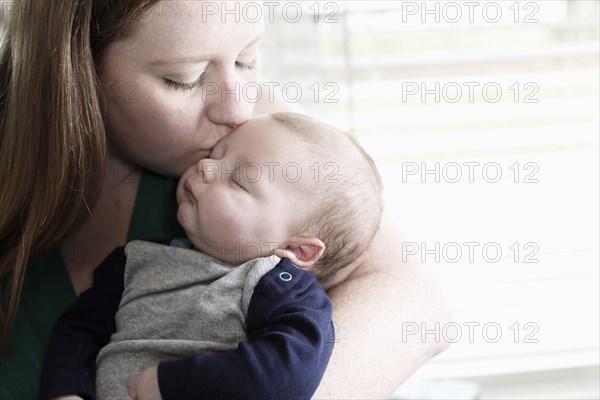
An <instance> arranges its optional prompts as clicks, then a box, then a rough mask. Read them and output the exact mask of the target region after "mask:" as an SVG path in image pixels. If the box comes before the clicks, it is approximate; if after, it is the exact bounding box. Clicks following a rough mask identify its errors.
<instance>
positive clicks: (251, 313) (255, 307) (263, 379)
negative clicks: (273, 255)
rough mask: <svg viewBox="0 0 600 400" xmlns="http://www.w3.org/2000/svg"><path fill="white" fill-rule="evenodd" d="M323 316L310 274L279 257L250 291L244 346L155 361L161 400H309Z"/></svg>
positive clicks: (320, 357)
mask: <svg viewBox="0 0 600 400" xmlns="http://www.w3.org/2000/svg"><path fill="white" fill-rule="evenodd" d="M331 314H332V305H331V301H330V300H329V298H328V297H327V295H326V294H325V292H324V291H323V289H322V288H321V287H320V286H319V284H318V283H317V281H316V279H315V277H314V276H312V275H311V274H309V273H307V272H305V271H302V270H300V269H299V268H297V267H296V266H294V265H293V264H292V263H291V262H290V261H289V260H287V259H283V260H282V261H281V262H280V263H279V264H277V266H276V267H275V268H273V269H272V270H271V271H269V272H268V273H267V274H265V275H264V276H263V277H262V278H261V280H260V281H259V282H258V284H257V285H256V287H255V289H254V293H253V295H252V299H251V301H250V305H249V308H248V319H247V321H246V324H247V334H248V341H247V342H241V343H240V344H239V346H238V347H237V348H236V349H234V350H229V351H225V352H223V353H219V354H213V355H207V354H203V353H197V354H194V355H193V356H191V357H188V358H184V359H181V360H174V361H163V362H161V363H160V364H159V366H158V382H159V386H160V391H161V395H162V398H163V400H174V399H177V400H186V399H194V400H197V399H310V397H311V396H312V395H313V394H314V392H315V391H316V389H317V386H318V385H319V382H320V381H321V378H322V376H323V374H324V373H325V368H326V367H327V363H328V362H329V358H330V357H331V353H332V351H333V343H334V337H333V335H334V334H333V332H334V330H333V323H332V321H331Z"/></svg>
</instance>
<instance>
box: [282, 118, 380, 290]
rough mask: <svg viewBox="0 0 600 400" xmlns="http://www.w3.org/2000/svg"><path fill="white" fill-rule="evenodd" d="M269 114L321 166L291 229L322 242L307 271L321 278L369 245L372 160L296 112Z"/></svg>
mask: <svg viewBox="0 0 600 400" xmlns="http://www.w3.org/2000/svg"><path fill="white" fill-rule="evenodd" d="M271 117H272V118H273V119H274V120H275V121H277V122H279V123H280V124H282V125H283V126H285V127H286V128H288V130H289V131H290V132H292V133H294V134H296V135H297V136H298V137H299V138H300V139H301V140H303V141H305V142H306V143H307V144H308V145H309V149H310V152H311V154H312V155H314V159H315V160H314V161H315V162H317V163H318V168H319V171H321V172H320V173H319V175H318V176H319V179H317V180H316V181H317V182H316V183H315V187H314V190H313V191H312V192H311V196H310V199H311V200H310V201H311V204H310V206H311V207H309V208H311V210H312V211H311V212H310V213H309V215H307V216H306V218H302V221H301V222H300V223H297V224H296V226H293V227H292V230H293V231H294V232H295V234H296V235H307V234H309V235H311V236H314V237H317V238H319V239H320V240H321V241H322V242H323V243H325V246H326V249H325V252H324V253H323V255H322V256H321V258H320V259H319V261H317V263H316V264H315V268H314V271H313V272H314V274H315V276H316V277H317V279H319V281H320V282H321V283H326V282H328V281H329V280H331V279H332V278H333V277H334V275H335V274H336V272H337V271H339V270H340V269H342V268H344V267H347V266H349V265H350V264H352V263H353V262H355V261H356V260H357V258H358V257H360V256H361V255H362V254H363V253H364V252H365V250H366V249H367V247H369V245H370V244H371V242H372V240H373V237H374V236H375V233H376V232H377V229H378V228H379V222H380V219H381V213H382V211H383V197H382V191H383V185H382V183H381V177H380V176H379V172H378V171H377V167H376V166H375V163H374V162H373V159H372V158H371V157H370V156H369V155H368V154H367V153H366V152H365V151H364V149H363V148H362V147H360V145H359V144H358V143H357V142H356V140H355V139H354V138H352V137H351V136H349V135H347V134H346V133H344V132H342V131H341V130H339V129H337V128H334V127H332V126H330V125H328V124H326V123H323V122H321V121H318V120H316V119H314V118H311V117H309V116H306V115H302V114H295V113H275V114H271ZM326 163H331V164H327V165H326ZM313 165H314V164H313ZM323 168H324V172H322V171H323ZM313 193H314V194H313Z"/></svg>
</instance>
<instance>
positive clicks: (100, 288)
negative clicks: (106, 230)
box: [38, 247, 126, 400]
mask: <svg viewBox="0 0 600 400" xmlns="http://www.w3.org/2000/svg"><path fill="white" fill-rule="evenodd" d="M125 261H126V257H125V251H124V248H123V247H118V248H116V249H115V250H114V251H113V252H112V253H111V254H109V255H108V257H106V258H105V259H104V261H102V263H101V264H100V265H99V266H98V267H97V268H96V269H95V270H94V285H93V286H92V287H91V288H90V289H88V290H86V291H85V292H83V293H82V294H81V295H80V296H79V298H78V299H77V302H76V303H75V306H74V307H73V308H71V309H69V310H68V311H67V312H66V313H65V314H63V315H62V316H61V317H60V318H59V320H58V322H57V323H56V325H55V327H54V330H53V332H52V336H51V337H50V341H49V343H48V348H47V350H46V354H45V355H44V364H43V367H42V374H41V378H40V388H39V392H38V398H39V399H40V400H44V399H49V398H52V397H55V396H59V395H65V394H78V395H80V396H81V397H83V398H85V399H94V398H95V397H96V382H95V380H96V356H97V355H98V352H99V351H100V349H101V348H102V347H104V346H105V345H106V344H107V343H108V341H109V339H110V335H111V334H112V333H113V332H115V330H116V326H115V314H116V313H117V309H118V308H119V303H120V301H121V296H122V294H123V277H124V273H125Z"/></svg>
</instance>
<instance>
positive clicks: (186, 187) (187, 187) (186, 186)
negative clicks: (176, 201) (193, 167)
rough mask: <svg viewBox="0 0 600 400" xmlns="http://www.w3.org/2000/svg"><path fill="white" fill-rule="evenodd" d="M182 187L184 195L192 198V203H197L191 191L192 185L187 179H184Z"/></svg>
mask: <svg viewBox="0 0 600 400" xmlns="http://www.w3.org/2000/svg"><path fill="white" fill-rule="evenodd" d="M183 188H184V190H185V194H186V196H187V197H188V198H189V199H190V200H192V201H193V202H194V203H198V199H197V198H196V196H195V195H194V192H193V191H192V185H190V181H189V179H188V180H186V181H185V184H184V185H183Z"/></svg>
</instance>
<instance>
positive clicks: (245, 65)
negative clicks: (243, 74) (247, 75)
mask: <svg viewBox="0 0 600 400" xmlns="http://www.w3.org/2000/svg"><path fill="white" fill-rule="evenodd" d="M235 66H236V67H237V68H239V69H241V70H242V71H247V70H253V69H255V68H256V59H254V60H252V61H251V62H249V63H245V62H241V61H236V62H235Z"/></svg>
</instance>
